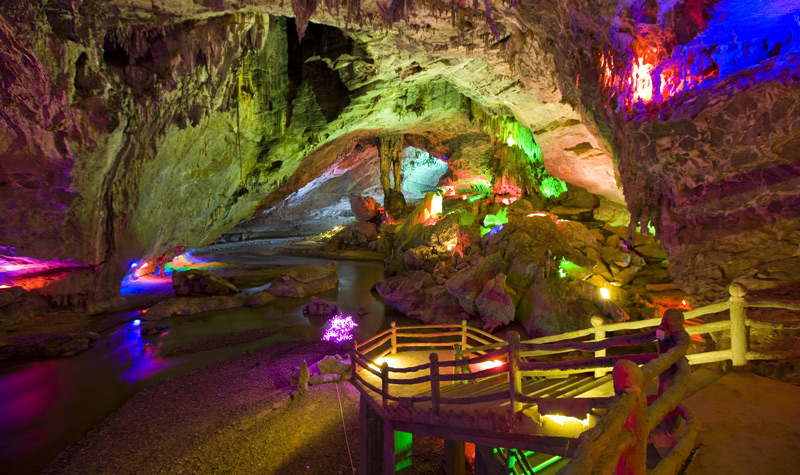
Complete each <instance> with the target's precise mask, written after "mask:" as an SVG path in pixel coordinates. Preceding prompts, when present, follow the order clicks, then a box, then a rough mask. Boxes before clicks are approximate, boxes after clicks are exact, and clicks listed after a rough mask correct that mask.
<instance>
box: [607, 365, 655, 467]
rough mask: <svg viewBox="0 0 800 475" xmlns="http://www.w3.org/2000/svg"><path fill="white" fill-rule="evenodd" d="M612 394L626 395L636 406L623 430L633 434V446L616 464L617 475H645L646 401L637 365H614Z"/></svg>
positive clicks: (641, 377) (642, 378) (640, 372)
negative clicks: (634, 399) (629, 395)
mask: <svg viewBox="0 0 800 475" xmlns="http://www.w3.org/2000/svg"><path fill="white" fill-rule="evenodd" d="M612 374H613V378H614V392H615V393H616V395H617V396H620V395H622V394H625V393H628V394H631V395H632V396H633V397H635V398H636V406H635V408H634V410H633V412H632V413H631V414H630V415H629V416H628V419H627V420H626V421H625V428H626V429H628V430H629V431H631V433H633V444H632V445H631V446H630V447H628V448H627V449H626V450H625V451H624V452H622V456H621V457H620V458H619V462H618V463H617V470H616V474H617V475H645V473H646V472H647V467H646V465H647V399H646V398H645V395H644V392H643V391H642V386H643V384H642V383H643V381H644V377H643V376H642V370H641V369H640V368H639V365H637V364H636V363H634V362H633V361H630V360H620V361H618V362H617V364H615V365H614V371H613V372H612Z"/></svg>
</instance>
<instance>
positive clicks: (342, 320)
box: [322, 315, 358, 343]
mask: <svg viewBox="0 0 800 475" xmlns="http://www.w3.org/2000/svg"><path fill="white" fill-rule="evenodd" d="M357 326H358V324H357V323H356V322H355V321H353V317H352V315H348V316H346V317H345V316H343V315H335V316H333V317H332V318H331V319H330V320H328V329H327V330H325V333H324V334H323V335H322V339H323V340H325V341H334V342H336V343H344V342H346V341H350V340H352V339H353V330H354V329H355V327H357Z"/></svg>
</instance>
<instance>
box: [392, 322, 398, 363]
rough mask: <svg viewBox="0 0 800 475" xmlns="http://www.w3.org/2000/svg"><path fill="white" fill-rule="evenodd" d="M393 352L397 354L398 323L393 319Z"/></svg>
mask: <svg viewBox="0 0 800 475" xmlns="http://www.w3.org/2000/svg"><path fill="white" fill-rule="evenodd" d="M392 354H393V355H395V354H397V323H395V322H394V320H392Z"/></svg>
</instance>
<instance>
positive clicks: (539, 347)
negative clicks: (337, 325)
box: [352, 284, 800, 474]
mask: <svg viewBox="0 0 800 475" xmlns="http://www.w3.org/2000/svg"><path fill="white" fill-rule="evenodd" d="M730 294H731V297H730V299H729V300H728V301H725V302H719V303H714V304H711V305H707V306H705V307H702V308H698V309H695V310H692V311H689V312H685V313H683V314H681V312H680V311H678V310H668V311H667V313H666V314H665V316H664V318H663V319H660V320H658V319H651V320H644V321H636V322H623V323H614V324H609V325H604V324H603V321H602V319H599V318H594V319H592V326H591V327H590V328H586V329H583V330H577V331H573V332H568V333H563V334H560V335H552V336H546V337H541V338H534V339H532V340H527V341H520V339H519V335H518V334H517V333H516V332H513V331H512V332H508V334H507V336H506V340H501V339H499V338H497V337H495V336H494V335H492V334H490V333H487V332H484V331H482V330H479V329H477V328H472V327H469V326H467V325H466V322H465V321H462V322H461V325H418V326H410V327H397V326H396V325H395V324H394V322H392V325H391V327H390V328H389V329H387V330H385V331H383V332H381V333H379V334H377V335H375V336H374V337H372V338H370V339H369V340H366V341H364V342H362V343H360V344H356V346H355V350H354V354H353V358H352V381H353V383H354V384H356V386H357V387H359V389H360V390H361V391H362V392H365V390H366V389H369V390H371V391H372V392H374V393H375V394H376V395H377V397H378V398H379V399H380V400H381V404H382V406H383V407H384V408H386V407H387V406H388V403H389V402H390V401H394V402H396V403H397V404H398V405H400V406H402V407H413V406H414V405H415V404H417V403H423V402H430V403H431V406H432V408H433V411H434V413H438V412H439V411H440V409H441V406H442V405H465V404H476V403H485V402H492V401H503V402H504V403H505V402H506V401H508V402H509V403H510V404H509V411H510V416H511V423H512V425H513V421H514V416H515V415H516V414H518V413H519V412H521V411H522V409H523V407H524V405H525V404H537V405H538V409H539V412H540V413H541V414H555V413H558V414H562V415H573V414H575V415H577V414H586V413H588V412H589V411H591V410H593V409H598V408H607V412H606V414H605V415H604V416H603V417H602V418H601V419H600V421H599V422H598V424H597V425H595V426H594V427H592V428H591V429H589V430H587V431H585V432H584V433H583V434H582V435H581V438H580V445H579V448H578V450H577V452H576V453H575V456H574V457H573V460H572V461H571V462H570V463H569V464H568V465H567V466H565V467H564V468H563V469H562V471H563V472H564V473H589V472H593V471H599V472H601V473H605V472H610V471H614V468H615V467H620V469H622V470H624V473H630V474H638V473H642V474H643V473H645V472H644V470H645V469H644V463H645V447H646V443H647V440H648V437H650V434H651V433H653V431H654V430H655V429H656V428H657V427H659V426H660V428H659V430H661V431H663V432H672V431H673V429H674V426H675V425H676V423H677V422H678V421H679V420H680V419H682V420H683V423H684V424H683V429H682V431H681V432H682V436H681V438H680V440H679V441H678V442H677V444H676V445H674V447H673V448H672V451H671V452H670V454H669V455H668V456H667V457H665V458H664V459H662V461H661V462H660V463H659V465H658V467H656V469H655V470H654V471H653V472H652V473H655V474H661V473H674V472H675V471H676V470H677V468H678V467H679V466H680V464H681V463H682V462H683V460H685V458H686V456H688V454H689V452H690V451H691V448H692V446H693V444H694V438H695V436H696V434H697V430H698V424H697V422H696V420H695V419H694V417H693V416H692V414H691V411H690V410H689V409H688V408H687V407H685V406H683V405H682V404H681V400H682V398H683V396H684V394H685V393H686V390H687V388H688V384H689V376H690V373H691V370H690V366H689V365H690V364H700V363H709V362H715V361H723V360H731V361H732V362H733V366H734V367H743V366H746V364H747V361H749V360H754V359H775V358H778V357H780V355H766V354H761V353H758V352H754V351H749V350H748V344H747V331H748V328H760V329H768V330H781V329H788V328H796V327H787V326H783V325H780V324H774V323H765V322H756V321H753V320H750V319H748V318H747V317H746V310H745V309H746V308H747V307H760V308H763V307H770V308H781V309H789V310H800V303H797V302H786V301H778V300H770V301H767V300H749V301H748V300H746V299H745V291H744V288H743V287H741V286H739V285H735V284H734V285H732V286H731V287H730ZM722 311H729V312H730V319H729V320H725V321H719V322H714V323H705V324H701V325H696V326H690V327H687V328H684V325H683V321H684V317H685V318H694V317H698V316H701V315H708V314H712V313H717V312H722ZM656 326H658V328H657V329H655V328H653V327H656ZM648 328H650V329H651V330H650V331H645V332H639V333H633V334H631V333H630V330H641V329H648ZM623 330H624V331H628V334H622V335H616V336H609V334H610V333H614V332H617V331H623ZM718 331H730V334H731V348H730V349H727V350H718V351H712V352H707V353H699V354H693V355H688V359H687V355H686V351H687V349H688V347H689V342H690V335H694V334H704V333H711V332H718ZM590 336H591V337H593V338H592V339H591V340H589V339H587V337H590ZM419 340H423V341H419ZM653 343H656V345H657V351H655V352H650V353H630V354H623V355H614V356H608V355H607V350H608V349H610V348H616V347H635V346H638V347H641V346H642V345H648V344H653ZM414 347H425V348H431V347H441V348H451V347H452V348H453V350H454V358H453V360H450V361H439V356H438V355H437V354H436V353H431V354H430V357H429V362H428V363H425V364H421V365H417V366H413V367H403V368H399V367H398V368H392V367H389V365H388V363H387V362H385V361H384V362H382V363H380V365H378V363H377V360H380V358H382V357H385V356H387V355H389V354H394V353H397V352H398V350H399V349H401V348H414ZM575 351H578V352H589V353H593V355H594V357H592V358H578V359H569V360H561V361H537V360H536V357H540V356H544V355H556V354H562V353H567V352H575ZM492 360H499V361H501V362H502V364H501V365H500V366H496V367H492V368H488V369H483V370H479V371H476V372H474V373H473V372H470V371H469V367H470V365H477V364H479V363H484V362H488V361H492ZM640 364H643V365H644V366H642V368H641V369H640V368H639V366H638V365H640ZM360 368H363V369H364V370H366V371H368V372H369V373H371V374H373V375H374V376H375V377H376V378H377V379H378V380H379V381H380V387H378V386H376V385H375V384H372V383H370V382H369V381H367V379H366V378H365V377H364V376H362V375H361V374H359V370H360ZM443 368H452V369H453V371H452V373H447V372H442V369H443ZM611 370H613V382H614V388H615V392H616V397H606V398H555V397H534V396H529V395H525V394H523V393H522V390H521V388H522V378H524V377H547V376H558V377H563V376H564V375H569V374H574V373H587V372H592V373H594V375H595V376H596V377H600V376H602V375H603V374H605V373H607V372H608V371H611ZM416 372H422V373H423V374H422V376H418V377H412V378H406V379H403V378H396V377H392V373H406V374H408V373H416ZM501 375H502V376H503V377H505V378H507V381H508V389H503V390H499V391H496V392H493V393H489V394H481V395H478V396H466V397H460V398H452V397H451V398H447V397H442V396H441V392H440V387H441V385H442V384H448V383H453V384H457V383H468V382H474V381H476V380H479V379H485V378H490V377H498V376H501ZM655 378H658V379H659V389H658V399H656V400H655V401H654V402H652V403H651V404H650V405H649V407H648V404H647V400H646V398H645V396H644V392H643V387H644V386H645V385H646V384H647V383H648V382H650V381H652V380H654V379H655ZM410 384H428V385H430V392H429V395H425V396H412V397H409V396H401V395H399V394H397V393H396V392H395V393H394V394H393V392H392V391H391V388H392V387H395V386H398V385H410Z"/></svg>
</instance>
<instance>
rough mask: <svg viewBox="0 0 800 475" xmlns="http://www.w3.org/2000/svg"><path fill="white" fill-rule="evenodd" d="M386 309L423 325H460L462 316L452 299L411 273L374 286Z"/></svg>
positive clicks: (424, 276)
mask: <svg viewBox="0 0 800 475" xmlns="http://www.w3.org/2000/svg"><path fill="white" fill-rule="evenodd" d="M375 290H376V291H377V292H378V295H380V296H381V298H383V301H384V302H385V303H386V305H388V306H390V307H392V308H394V309H397V310H399V311H400V312H402V313H403V314H405V315H406V316H408V317H411V318H417V319H419V320H422V321H423V322H425V323H434V324H437V323H459V322H460V321H461V320H462V319H467V318H468V317H467V316H466V315H464V312H463V310H462V309H461V306H460V305H459V303H458V300H456V298H455V297H453V296H452V295H450V294H449V293H448V292H447V289H445V287H444V286H442V285H437V284H436V282H435V281H434V280H433V277H431V275H430V274H428V273H427V272H425V271H419V270H418V271H412V272H406V273H405V274H402V275H399V276H396V277H391V278H389V279H386V280H384V281H383V282H379V283H377V284H376V285H375Z"/></svg>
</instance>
